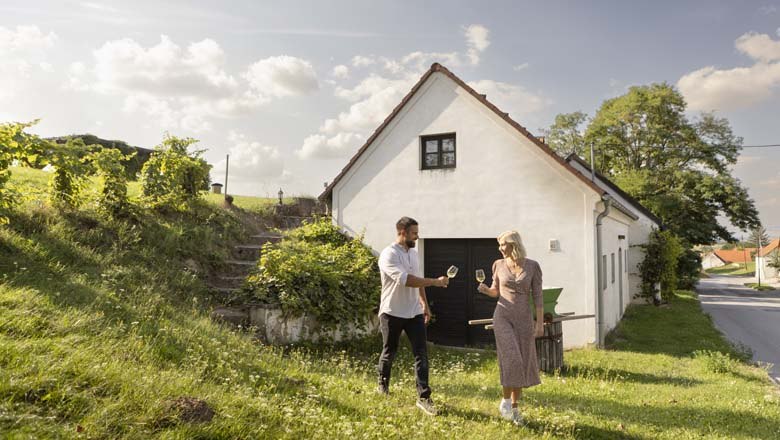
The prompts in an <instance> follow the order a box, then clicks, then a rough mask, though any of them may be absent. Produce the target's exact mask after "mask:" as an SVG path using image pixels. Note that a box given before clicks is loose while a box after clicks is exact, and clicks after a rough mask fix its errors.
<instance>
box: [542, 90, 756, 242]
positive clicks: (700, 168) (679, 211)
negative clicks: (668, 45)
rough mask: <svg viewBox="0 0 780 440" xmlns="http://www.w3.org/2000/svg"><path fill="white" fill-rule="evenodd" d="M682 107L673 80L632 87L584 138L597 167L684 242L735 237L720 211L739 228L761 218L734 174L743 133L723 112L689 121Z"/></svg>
mask: <svg viewBox="0 0 780 440" xmlns="http://www.w3.org/2000/svg"><path fill="white" fill-rule="evenodd" d="M685 108H686V103H685V100H684V99H683V97H682V95H681V94H680V93H679V92H678V91H677V90H676V89H675V88H674V87H672V86H670V85H668V84H665V83H664V84H651V85H649V86H638V87H632V88H631V89H629V91H628V93H626V94H624V95H622V96H619V97H616V98H612V99H608V100H606V101H604V103H603V104H602V105H601V107H600V108H599V110H598V112H597V113H596V115H595V116H594V117H593V119H592V120H591V122H590V124H589V125H588V127H587V129H586V130H585V135H584V142H585V145H591V144H592V145H593V146H594V148H595V152H596V163H597V164H598V167H597V169H598V170H599V171H600V172H601V173H602V174H604V175H605V176H607V177H608V178H610V179H611V180H612V181H613V182H614V183H615V184H617V185H618V186H619V187H620V188H621V189H623V190H624V191H626V192H627V193H629V194H630V195H631V196H633V197H634V198H636V199H637V200H638V201H639V202H640V203H642V205H644V206H645V207H647V208H648V209H649V210H650V211H652V212H653V213H654V214H655V215H656V216H658V217H659V218H660V219H661V220H662V221H663V224H664V226H666V227H667V228H668V229H669V230H671V231H672V232H673V233H674V234H675V235H677V236H679V237H680V238H681V239H682V240H683V243H684V246H685V247H686V248H687V247H690V246H693V245H696V244H707V243H712V242H714V241H716V240H717V239H719V238H720V239H725V240H727V241H734V237H732V235H731V233H730V232H729V231H728V229H726V228H725V227H723V226H722V225H720V224H719V223H718V217H719V216H725V217H726V218H728V219H729V220H730V221H731V223H732V224H733V225H734V226H736V227H737V228H739V229H752V228H754V227H756V226H757V225H758V224H759V220H758V212H757V210H756V208H755V206H754V203H753V200H752V199H751V198H750V196H749V195H748V192H747V190H746V189H745V188H744V187H743V186H742V184H741V182H740V181H739V180H738V179H736V178H734V177H733V176H732V175H731V166H733V165H734V164H735V163H736V161H737V157H738V156H739V152H740V150H741V145H742V138H740V137H738V136H735V135H734V133H733V132H732V130H731V127H730V125H729V122H728V121H727V120H726V119H723V118H718V117H716V116H715V115H714V114H712V113H702V114H700V115H699V116H698V117H696V118H695V119H694V120H692V121H690V120H688V118H687V117H686V116H685ZM567 121H568V123H569V127H571V126H572V124H573V123H574V122H577V119H576V118H573V117H564V118H562V119H561V120H560V122H561V124H559V125H561V126H562V127H563V128H565V127H566V125H565V124H564V123H566V122H567ZM556 122H559V120H558V119H557V118H556ZM553 129H556V130H559V129H561V127H557V126H556V125H555V124H554V125H553V127H551V129H550V132H551V133H552V132H553ZM563 131H564V132H566V130H563ZM569 133H570V131H569ZM577 145H579V144H575V147H574V148H576V146H577ZM586 158H587V156H586Z"/></svg>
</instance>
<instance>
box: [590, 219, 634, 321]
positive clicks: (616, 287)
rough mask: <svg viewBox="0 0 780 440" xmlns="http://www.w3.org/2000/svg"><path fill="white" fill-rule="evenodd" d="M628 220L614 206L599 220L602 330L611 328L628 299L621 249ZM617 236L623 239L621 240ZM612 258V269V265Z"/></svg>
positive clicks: (627, 234) (627, 237) (626, 237)
mask: <svg viewBox="0 0 780 440" xmlns="http://www.w3.org/2000/svg"><path fill="white" fill-rule="evenodd" d="M596 215H598V213H596ZM632 222H633V221H632V219H630V218H629V217H628V216H626V215H624V214H622V213H620V212H618V211H617V210H615V209H614V208H613V209H611V210H610V214H609V215H608V216H607V217H606V218H604V220H603V221H602V226H601V256H599V258H603V257H606V266H605V270H604V272H603V273H604V274H605V275H606V279H605V283H606V288H604V289H603V293H602V298H603V299H604V329H605V331H606V332H609V330H611V329H613V328H615V326H616V325H617V323H618V322H619V321H620V318H621V317H622V316H623V312H624V311H625V309H626V307H627V306H628V304H629V303H630V301H631V294H630V291H629V289H630V287H629V284H630V283H629V277H628V271H627V270H626V267H625V251H626V247H627V245H628V243H630V239H631V236H630V225H631V223H632ZM620 236H623V237H624V238H622V239H621V238H620ZM621 251H622V252H621ZM621 254H623V263H621V262H620V260H619V258H620V255H621ZM613 258H614V271H613V266H612V261H613V260H612V259H613ZM629 260H630V254H629ZM602 261H603V260H602ZM621 269H622V271H621ZM621 283H622V284H621ZM621 295H622V297H621Z"/></svg>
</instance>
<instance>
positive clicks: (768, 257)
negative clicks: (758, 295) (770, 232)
mask: <svg viewBox="0 0 780 440" xmlns="http://www.w3.org/2000/svg"><path fill="white" fill-rule="evenodd" d="M779 252H780V238H778V239H776V240H772V241H771V242H769V244H768V245H766V246H764V247H762V248H761V249H760V250H759V251H758V252H756V281H758V280H759V278H760V279H761V280H763V281H767V280H778V279H780V271H778V270H777V269H776V268H774V267H772V266H770V263H771V261H773V259H774V258H775V256H776V255H777V254H778V253H779Z"/></svg>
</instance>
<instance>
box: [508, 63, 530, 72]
mask: <svg viewBox="0 0 780 440" xmlns="http://www.w3.org/2000/svg"><path fill="white" fill-rule="evenodd" d="M529 65H530V64H528V63H523V64H518V65H516V66H514V67H512V70H514V71H515V72H520V71H523V70H525V69H527V68H528V66H529Z"/></svg>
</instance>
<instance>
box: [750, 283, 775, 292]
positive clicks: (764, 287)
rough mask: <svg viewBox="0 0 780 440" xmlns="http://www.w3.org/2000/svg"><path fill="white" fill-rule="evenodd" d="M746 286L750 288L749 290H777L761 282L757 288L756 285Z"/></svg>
mask: <svg viewBox="0 0 780 440" xmlns="http://www.w3.org/2000/svg"><path fill="white" fill-rule="evenodd" d="M745 285H746V286H748V287H750V288H751V289H756V290H777V289H775V288H774V287H772V286H769V285H767V284H766V282H762V283H761V285H760V286H759V285H758V283H745Z"/></svg>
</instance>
